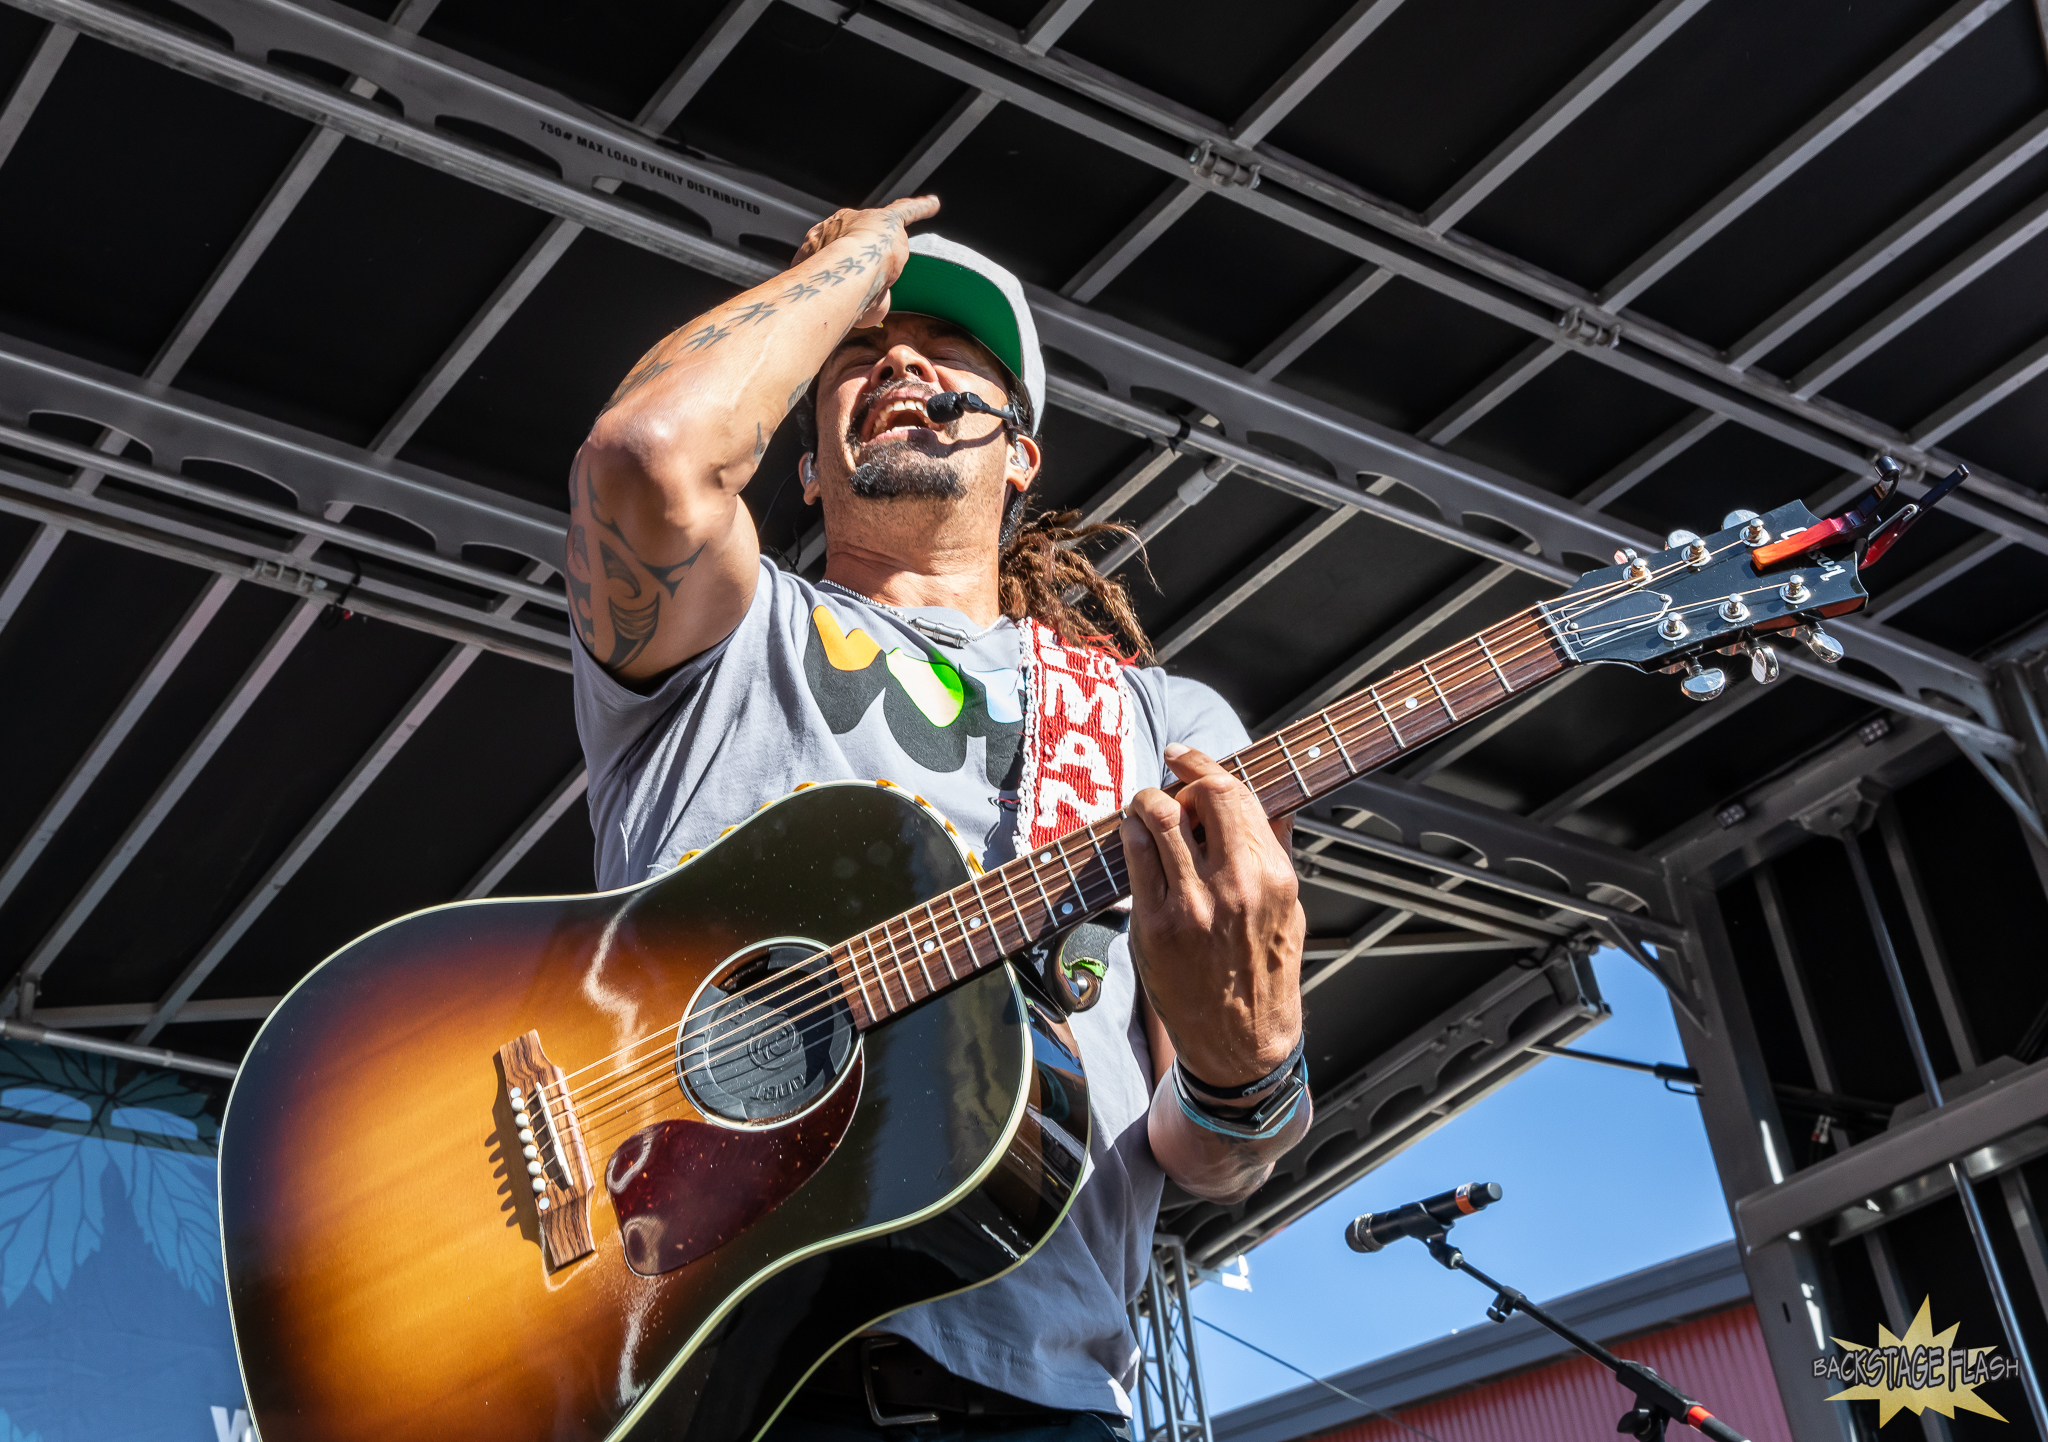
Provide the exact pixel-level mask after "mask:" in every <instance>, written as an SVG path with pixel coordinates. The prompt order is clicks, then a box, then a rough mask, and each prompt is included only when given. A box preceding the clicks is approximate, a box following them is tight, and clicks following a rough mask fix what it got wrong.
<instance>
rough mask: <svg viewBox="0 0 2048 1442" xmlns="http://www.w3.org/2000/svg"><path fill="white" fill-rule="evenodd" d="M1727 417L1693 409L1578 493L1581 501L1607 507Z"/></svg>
mask: <svg viewBox="0 0 2048 1442" xmlns="http://www.w3.org/2000/svg"><path fill="white" fill-rule="evenodd" d="M1727 419H1728V418H1727V417H1726V416H1723V415H1717V414H1715V413H1714V412H1713V411H1705V410H1702V411H1694V412H1693V413H1692V414H1691V415H1689V416H1686V417H1685V418H1684V419H1683V420H1680V421H1678V422H1677V423H1676V424H1674V425H1673V426H1672V427H1671V429H1670V430H1668V431H1665V432H1664V433H1663V434H1662V435H1660V436H1658V437H1657V438H1656V439H1655V440H1653V441H1649V442H1647V443H1646V444H1645V445H1644V446H1643V447H1642V449H1641V450H1638V451H1637V452H1636V453H1635V454H1634V455H1632V456H1630V457H1629V458H1628V459H1627V460H1625V461H1623V462H1622V463H1621V464H1620V465H1618V466H1616V467H1615V468H1614V469H1613V470H1611V471H1609V472H1608V473H1607V474H1606V475H1604V476H1602V477H1601V478H1600V479H1599V480H1597V481H1595V482H1593V484H1592V485H1590V486H1588V487H1587V488H1586V489H1585V491H1583V492H1582V493H1581V494H1580V495H1579V497H1578V501H1579V504H1580V505H1583V506H1591V507H1592V508H1593V509H1594V510H1596V511H1604V510H1606V509H1607V508H1608V507H1609V506H1611V505H1613V504H1614V503H1615V502H1616V501H1618V500H1620V499H1621V498H1622V497H1623V496H1625V495H1627V494H1628V493H1629V492H1630V491H1632V490H1634V489H1635V488H1636V487H1637V486H1639V485H1641V484H1642V483H1643V482H1644V481H1646V480H1648V479H1649V478H1650V477H1651V476H1652V475H1654V474H1656V473H1657V472H1658V471H1661V470H1663V469H1664V467H1665V466H1667V465H1669V464H1670V463H1671V462H1673V461H1675V460H1677V459H1678V458H1679V457H1680V456H1682V455H1684V454H1685V453H1686V452H1687V451H1689V450H1691V449H1692V448H1693V447H1694V446H1696V445H1698V444H1699V443H1700V442H1701V441H1703V440H1705V439H1706V438H1707V437H1708V436H1710V435H1712V434H1713V433H1714V432H1715V431H1716V430H1719V429H1720V427H1721V423H1722V422H1723V421H1725V420H1727Z"/></svg>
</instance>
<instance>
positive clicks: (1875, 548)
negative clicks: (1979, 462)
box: [1751, 456, 1970, 571]
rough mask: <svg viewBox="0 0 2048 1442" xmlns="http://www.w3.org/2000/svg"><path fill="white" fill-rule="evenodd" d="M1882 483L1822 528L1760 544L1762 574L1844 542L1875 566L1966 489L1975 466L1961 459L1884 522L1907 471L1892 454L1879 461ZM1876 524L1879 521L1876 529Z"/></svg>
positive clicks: (1758, 557)
mask: <svg viewBox="0 0 2048 1442" xmlns="http://www.w3.org/2000/svg"><path fill="white" fill-rule="evenodd" d="M1875 464H1876V469H1877V483H1876V484H1875V485H1873V486H1872V487H1871V488H1870V491H1869V493H1868V494H1867V495H1865V496H1864V497H1863V499H1862V500H1861V501H1858V502H1857V503H1856V505H1855V506H1853V507H1852V508H1851V509H1849V510H1846V511H1844V512H1843V513H1842V514H1841V515H1839V516H1830V517H1829V518H1828V519H1827V520H1825V521H1822V522H1820V523H1819V524H1818V525H1813V526H1808V527H1807V528H1806V529H1805V530H1802V531H1794V532H1793V533H1792V534H1791V535H1789V536H1781V537H1779V538H1778V539H1777V540H1775V541H1772V542H1770V543H1769V544H1768V545H1762V546H1758V547H1757V548H1756V549H1755V550H1754V551H1753V552H1751V557H1752V559H1753V560H1754V561H1755V563H1756V568H1757V570H1758V571H1764V570H1767V569H1768V568H1770V567H1771V566H1774V565H1777V564H1778V563H1779V562H1781V561H1789V560H1792V559H1793V558H1795V557H1798V556H1804V555H1806V554H1808V553H1809V552H1812V551H1817V550H1819V549H1820V548H1821V547H1822V546H1826V545H1830V544H1833V543H1835V542H1838V541H1842V540H1844V539H1847V540H1850V541H1852V542H1853V543H1854V544H1855V545H1857V546H1858V547H1859V548H1860V556H1861V560H1860V564H1861V566H1872V565H1875V564H1876V563H1877V562H1878V561H1879V560H1880V559H1882V558H1883V556H1884V553H1885V552H1886V551H1889V550H1890V549H1891V548H1892V546H1893V545H1894V544H1895V543H1896V542H1897V541H1898V539H1899V537H1901V536H1903V535H1905V534H1906V532H1907V531H1908V530H1909V529H1910V528H1911V527H1912V525H1913V523H1914V522H1915V521H1917V520H1919V519H1920V518H1921V517H1922V516H1924V515H1926V514H1927V513H1928V512H1929V511H1931V510H1933V509H1934V507H1935V505H1936V504H1937V503H1939V502H1940V501H1941V500H1942V498H1943V497H1945V496H1947V495H1948V493H1949V492H1950V491H1953V490H1954V489H1955V488H1956V487H1957V486H1960V485H1961V484H1962V483H1963V482H1964V481H1965V480H1966V479H1967V478H1968V477H1969V474H1970V468H1969V467H1968V466H1966V465H1963V464H1962V463H1961V462H1960V461H1959V462H1957V463H1956V468H1955V469H1954V470H1952V471H1950V472H1949V473H1948V474H1947V475H1945V476H1943V477H1942V478H1941V479H1940V480H1938V481H1936V482H1935V483H1934V484H1933V485H1932V486H1929V487H1928V488H1927V494H1926V495H1924V496H1922V497H1921V498H1920V499H1919V500H1917V501H1908V502H1907V503H1906V504H1905V505H1903V506H1901V507H1900V508H1899V509H1898V510H1896V511H1894V512H1892V514H1891V515H1890V516H1888V517H1886V518H1885V519H1884V520H1883V521H1881V522H1879V521H1878V520H1877V508H1878V507H1879V506H1880V505H1882V504H1883V503H1884V502H1885V500H1886V499H1887V498H1888V497H1889V496H1890V495H1891V493H1892V492H1893V491H1894V490H1896V489H1897V488H1898V484H1899V477H1900V476H1901V475H1902V474H1903V470H1902V468H1901V467H1900V465H1899V463H1898V462H1897V461H1895V460H1893V459H1892V458H1891V457H1890V456H1879V457H1878V458H1877V461H1876V463H1875ZM1873 523H1876V524H1875V526H1874V528H1873Z"/></svg>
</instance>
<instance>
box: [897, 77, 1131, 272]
mask: <svg viewBox="0 0 2048 1442" xmlns="http://www.w3.org/2000/svg"><path fill="white" fill-rule="evenodd" d="M917 139H918V136H917V135H916V134H914V133H910V132H907V131H906V132H905V133H902V134H897V133H896V132H895V131H893V130H892V131H891V133H890V144H891V146H893V147H896V148H899V149H901V150H902V151H904V152H906V153H907V152H908V151H909V149H910V147H911V146H912V145H913V144H914V143H915V142H916V141H917ZM890 163H891V164H894V163H895V157H894V155H893V154H892V156H891V158H890ZM1165 179H1166V178H1165V177H1163V176H1161V175H1160V173H1159V172H1158V171H1156V170H1154V169H1153V168H1152V167H1151V166H1149V165H1146V164H1144V163H1143V162H1141V161H1136V160H1132V159H1130V158H1129V157H1128V156H1124V155H1119V154H1117V153H1116V152H1115V151H1112V150H1110V149H1108V148H1106V147H1104V146H1101V145H1098V144H1096V143H1095V142H1094V141H1092V140H1088V139H1086V138H1084V137H1082V136H1079V135H1076V134H1075V133H1074V132H1073V131H1071V130H1063V129H1061V128H1060V127H1059V126H1057V125H1054V124H1053V123H1052V122H1050V121H1047V120H1041V119H1040V118H1038V117H1037V116H1035V115H1031V114H1029V113H1027V112H1025V111H1023V110H1020V109H1018V108H1017V107H1016V106H1014V105H999V106H997V107H996V108H995V110H994V111H992V112H991V113H990V114H989V116H988V118H987V119H985V120H983V121H982V122H981V124H979V125H978V126H976V127H975V128H974V133H973V134H971V135H969V136H968V137H967V139H966V140H965V141H964V142H962V144H961V146H960V148H959V149H958V150H955V151H954V152H953V154H952V155H951V156H950V157H948V159H947V160H946V163H945V164H943V165H941V166H940V167H939V168H938V169H937V170H935V171H933V172H932V175H931V178H930V179H928V180H926V181H925V182H924V184H922V185H920V186H919V187H918V189H919V190H921V191H924V192H927V193H929V194H933V195H936V196H938V197H939V199H940V201H941V203H942V204H943V206H944V209H942V210H941V211H940V212H939V216H938V219H937V220H935V221H933V222H932V224H931V226H930V227H929V228H930V229H932V230H936V231H938V232H939V233H940V234H942V235H947V236H950V237H952V238H953V239H954V240H957V241H960V242H962V243H963V244H966V245H971V246H973V247H974V248H975V249H977V250H979V251H981V252H983V253H984V254H986V255H989V256H991V257H993V258H994V259H996V260H999V261H1001V262H1002V263H1003V264H1004V265H1006V266H1008V267H1009V268H1010V269H1012V270H1014V271H1016V272H1017V274H1018V275H1020V276H1022V277H1023V278H1024V279H1025V280H1028V281H1031V282H1033V283H1035V284H1038V285H1042V286H1045V287H1047V288H1048V289H1051V290H1058V289H1059V288H1060V287H1061V286H1062V285H1065V284H1066V283H1067V281H1068V280H1069V279H1070V278H1071V277H1072V276H1073V275H1074V274H1075V273H1076V272H1077V271H1079V270H1080V269H1081V267H1082V266H1084V265H1086V264H1087V263H1088V261H1089V260H1090V259H1091V258H1092V257H1093V256H1094V255H1095V253H1096V252H1097V251H1099V250H1100V249H1102V247H1103V246H1105V245H1107V244H1108V243H1109V242H1110V240H1111V239H1113V238H1114V237H1115V236H1116V234H1117V233H1118V232H1119V231H1121V230H1122V229H1123V228H1124V226H1125V224H1126V223H1128V222H1129V221H1130V219H1131V218H1132V217H1133V216H1135V215H1136V214H1137V213H1138V212H1139V211H1140V210H1142V209H1144V207H1145V206H1146V205H1147V204H1148V203H1149V202H1150V201H1151V199H1152V197H1153V196H1154V195H1156V194H1158V193H1159V189H1160V187H1161V185H1162V184H1164V183H1165Z"/></svg>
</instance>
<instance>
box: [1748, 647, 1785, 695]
mask: <svg viewBox="0 0 2048 1442" xmlns="http://www.w3.org/2000/svg"><path fill="white" fill-rule="evenodd" d="M1779 675H1780V671H1779V667H1778V651H1777V648H1776V647H1774V646H1769V645H1766V644H1765V643H1764V642H1762V641H1752V642H1750V643H1749V679H1750V680H1752V681H1754V682H1756V684H1757V685H1759V686H1768V685H1770V684H1771V682H1773V681H1775V680H1777V679H1778V676H1779Z"/></svg>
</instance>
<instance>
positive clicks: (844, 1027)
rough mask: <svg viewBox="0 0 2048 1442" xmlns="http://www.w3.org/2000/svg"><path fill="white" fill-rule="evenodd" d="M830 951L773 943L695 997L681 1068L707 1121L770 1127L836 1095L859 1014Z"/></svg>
mask: <svg viewBox="0 0 2048 1442" xmlns="http://www.w3.org/2000/svg"><path fill="white" fill-rule="evenodd" d="M823 953H824V948H823V947H820V946H814V945H812V944H811V943H809V942H804V941H778V942H768V943H764V944H763V945H761V946H759V947H756V948H754V949H752V950H750V951H745V952H742V953H740V954H739V955H738V956H737V957H734V958H733V959H732V960H731V961H730V962H729V963H728V964H727V965H726V966H725V967H724V969H722V970H721V971H720V972H719V973H718V974H717V975H716V976H715V977H713V978H712V980H711V981H710V982H709V983H708V984H707V985H706V986H705V987H704V989H703V990H702V991H700V992H698V993H697V998H696V1000H695V1001H693V1002H692V1003H691V1004H690V1009H689V1011H688V1012H687V1013H686V1014H685V1015H684V1017H683V1024H682V1026H681V1028H680V1029H679V1030H678V1032H677V1034H676V1070H677V1072H678V1073H679V1075H680V1076H681V1078H682V1084H683V1089H684V1090H685V1091H686V1092H688V1093H689V1096H690V1100H692V1101H693V1102H695V1103H696V1104H697V1107H698V1109H699V1110H700V1111H702V1112H703V1113H704V1114H705V1116H707V1117H716V1118H719V1119H720V1120H723V1121H728V1122H735V1123H738V1124H740V1125H743V1126H744V1125H764V1124H768V1123H772V1122H778V1121H781V1120H783V1119H785V1118H787V1117H791V1116H794V1115H795V1114H796V1113H798V1112H800V1111H802V1110H804V1109H805V1108H806V1107H808V1106H810V1105H811V1104H812V1103H814V1102H816V1101H817V1100H818V1099H819V1098H820V1097H822V1096H824V1095H825V1093H826V1092H828V1091H830V1090H831V1089H832V1083H833V1082H834V1081H835V1080H837V1079H838V1077H839V1076H840V1074H841V1073H843V1072H844V1071H845V1070H846V1067H847V1064H848V1063H849V1062H850V1061H851V1060H852V1059H853V1048H854V1042H855V1040H856V1033H855V1031H854V1026H853V1014H852V1013H851V1012H850V1011H848V1010H847V1007H846V1003H845V1001H844V1000H843V999H842V998H841V996H840V991H839V983H838V979H837V977H836V976H835V975H834V974H833V972H832V969H831V966H830V963H829V962H828V961H827V960H826V959H825V956H824V954H823Z"/></svg>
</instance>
